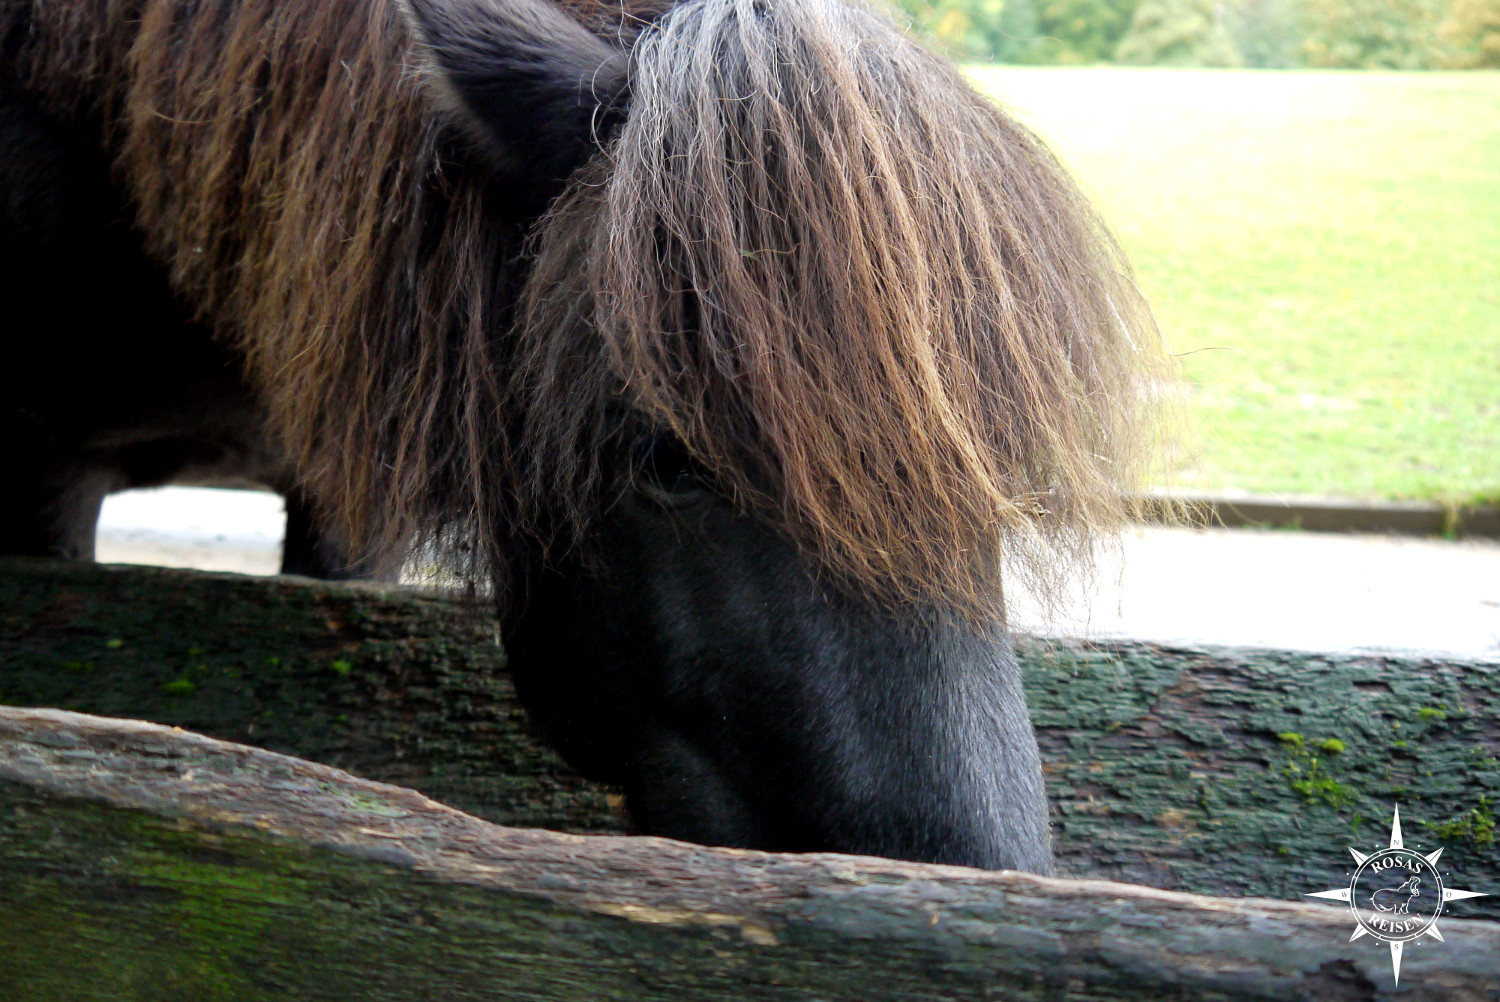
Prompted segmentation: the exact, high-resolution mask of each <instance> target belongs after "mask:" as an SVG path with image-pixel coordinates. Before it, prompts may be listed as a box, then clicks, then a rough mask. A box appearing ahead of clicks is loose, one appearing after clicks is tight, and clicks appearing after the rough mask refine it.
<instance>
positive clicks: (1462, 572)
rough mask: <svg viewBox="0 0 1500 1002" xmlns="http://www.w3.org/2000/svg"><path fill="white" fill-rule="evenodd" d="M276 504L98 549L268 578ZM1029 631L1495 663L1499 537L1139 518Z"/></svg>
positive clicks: (265, 499)
mask: <svg viewBox="0 0 1500 1002" xmlns="http://www.w3.org/2000/svg"><path fill="white" fill-rule="evenodd" d="M282 524H283V515H282V507H281V500H280V499H279V498H278V497H276V496H275V495H273V494H259V493H253V492H248V491H217V490H207V489H202V488H165V489H162V490H155V491H130V492H127V493H124V494H118V495H114V496H112V497H111V498H109V500H108V501H106V502H105V506H104V514H103V517H102V518H101V520H100V526H99V545H98V557H99V559H100V560H101V561H104V562H108V563H141V564H160V565H165V566H171V567H197V568H202V569H205V570H218V571H237V572H240V573H245V574H274V573H275V572H276V569H277V567H278V565H279V561H280V552H281V534H282ZM1010 601H1011V609H1012V619H1013V621H1014V622H1015V624H1016V625H1017V626H1018V627H1019V628H1021V629H1024V630H1029V631H1035V632H1048V633H1060V634H1070V635H1082V636H1093V637H1117V636H1118V637H1133V638H1136V639H1142V640H1160V641H1186V642H1191V643H1211V644H1244V645H1251V646H1265V647H1291V648H1302V649H1308V650H1414V651H1426V652H1440V653H1445V654H1452V655H1459V656H1464V657H1475V658H1485V659H1494V660H1495V661H1496V662H1500V543H1497V542H1493V541H1485V542H1477V541H1460V542H1449V541H1445V540H1434V539H1414V538H1407V537H1396V536H1361V535H1352V534H1348V535H1346V534H1337V535H1336V534H1327V533H1310V532H1287V531H1277V530H1257V529H1164V528H1146V529H1142V530H1140V531H1138V532H1136V533H1132V534H1130V535H1128V536H1127V537H1126V538H1125V539H1124V540H1123V541H1122V542H1121V545H1120V546H1119V548H1118V550H1117V552H1115V553H1113V554H1110V555H1108V556H1107V557H1106V558H1105V559H1104V560H1102V561H1101V567H1100V572H1099V574H1098V576H1097V578H1096V581H1095V583H1094V586H1093V587H1092V589H1091V590H1089V591H1088V592H1087V593H1079V594H1074V595H1072V596H1070V597H1068V598H1066V599H1065V600H1064V601H1062V602H1061V603H1059V605H1058V607H1057V608H1055V609H1054V610H1052V612H1051V613H1050V614H1049V615H1044V614H1043V612H1042V611H1041V610H1040V609H1039V607H1038V604H1037V603H1035V602H1032V601H1029V600H1028V599H1027V598H1026V597H1025V596H1016V595H1012V596H1011V597H1010Z"/></svg>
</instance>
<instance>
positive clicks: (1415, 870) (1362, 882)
mask: <svg viewBox="0 0 1500 1002" xmlns="http://www.w3.org/2000/svg"><path fill="white" fill-rule="evenodd" d="M1349 854H1350V855H1351V856H1353V857H1354V862H1355V866H1356V869H1355V871H1354V876H1353V877H1351V878H1350V880H1349V886H1348V887H1340V888H1336V889H1335V890H1331V891H1314V892H1312V893H1310V894H1308V895H1307V896H1308V897H1310V898H1329V899H1331V900H1333V901H1346V902H1348V903H1349V910H1350V911H1351V912H1353V913H1354V921H1355V923H1356V924H1355V927H1354V935H1352V936H1350V937H1349V942H1351V943H1352V942H1354V941H1355V940H1356V939H1359V938H1360V937H1361V936H1371V937H1374V938H1375V939H1378V940H1380V941H1381V942H1382V943H1389V944H1390V947H1391V973H1392V974H1393V975H1394V976H1395V979H1396V983H1397V984H1398V985H1399V984H1400V983H1401V948H1402V947H1403V946H1405V945H1406V944H1407V943H1411V942H1415V941H1416V940H1418V939H1420V938H1422V937H1423V936H1431V937H1432V938H1433V939H1435V940H1437V941H1438V942H1439V943H1441V942H1442V941H1443V934H1442V933H1440V932H1438V927H1437V920H1438V916H1439V915H1441V914H1443V906H1444V905H1445V904H1447V903H1448V902H1449V901H1462V900H1464V899H1465V898H1482V897H1485V895H1484V894H1481V893H1479V892H1478V891H1459V890H1454V889H1453V888H1451V887H1444V886H1443V878H1442V875H1441V874H1439V873H1438V871H1437V861H1438V857H1439V856H1441V855H1442V854H1443V850H1442V849H1441V848H1439V849H1438V850H1437V851H1436V852H1431V853H1428V854H1426V855H1425V856H1424V855H1423V854H1421V853H1419V852H1416V851H1415V850H1412V849H1408V848H1406V847H1405V846H1404V845H1403V844H1402V841H1401V809H1400V807H1399V806H1398V807H1397V808H1396V810H1395V812H1394V813H1393V814H1392V815H1391V844H1390V845H1389V846H1388V847H1387V848H1385V849H1379V850H1377V851H1375V852H1374V853H1371V854H1370V855H1368V856H1367V855H1365V854H1364V853H1362V852H1360V851H1359V850H1358V849H1355V848H1353V847H1352V846H1351V847H1350V849H1349Z"/></svg>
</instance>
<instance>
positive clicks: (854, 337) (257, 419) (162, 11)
mask: <svg viewBox="0 0 1500 1002" xmlns="http://www.w3.org/2000/svg"><path fill="white" fill-rule="evenodd" d="M0 150H3V152H0V179H3V188H4V192H5V198H4V200H3V202H0V254H3V258H0V288H3V295H4V300H5V302H6V304H7V310H8V313H9V316H8V318H7V323H6V330H5V333H4V335H3V337H0V359H3V361H0V372H3V375H0V379H3V380H4V385H3V389H4V393H3V396H0V408H3V409H0V421H3V422H4V440H5V441H6V442H7V443H9V444H10V446H11V449H12V453H11V458H10V460H9V466H10V469H11V470H12V476H13V478H14V479H13V481H12V482H13V483H17V484H19V485H20V486H19V489H17V490H15V491H13V492H12V496H10V497H8V498H6V499H5V501H4V504H5V506H6V507H5V510H4V512H3V515H4V518H3V524H0V549H3V550H7V551H9V552H13V553H37V554H51V555H62V556H70V557H74V558H78V559H89V558H90V557H91V556H92V545H93V544H92V539H93V523H94V519H95V517H96V516H97V512H98V506H99V500H100V498H102V497H103V496H104V494H106V493H107V492H108V491H110V490H115V489H118V488H120V487H123V486H130V485H136V484H146V483H166V482H234V483H241V482H244V483H257V484H261V485H266V486H270V487H272V488H274V489H276V490H279V491H282V492H283V493H286V494H287V495H288V499H289V500H288V503H289V507H290V508H292V509H293V510H294V511H295V512H296V519H295V520H294V521H295V522H296V524H295V525H294V526H292V530H293V532H294V533H295V535H296V537H297V538H296V540H292V541H289V544H288V550H289V552H294V553H295V554H298V555H299V556H298V557H297V559H296V560H295V561H293V562H292V564H291V565H290V566H288V568H287V569H288V570H297V569H301V570H303V572H311V573H317V574H323V575H337V574H364V575H378V574H381V573H387V572H389V570H390V568H391V567H393V566H399V564H400V562H401V559H402V557H403V556H404V555H406V554H410V553H414V552H417V553H422V554H424V555H428V556H434V555H435V556H436V557H438V558H439V559H440V560H441V562H442V566H444V567H446V568H448V569H449V570H450V571H451V572H452V573H454V574H455V575H457V576H458V579H459V580H461V581H464V582H467V583H468V588H469V590H470V593H471V594H472V595H475V596H483V597H484V600H485V601H486V602H492V603H493V608H494V614H495V615H497V616H498V617H499V620H500V626H501V631H502V635H503V637H504V640H505V644H506V649H507V653H508V656H509V659H510V671H511V672H512V674H513V675H514V678H515V682H516V686H517V690H518V693H519V695H520V697H521V699H522V701H523V703H524V704H525V706H526V707H527V709H528V712H529V713H530V714H532V716H533V718H534V719H535V720H536V722H537V724H538V726H539V727H540V728H541V729H542V731H543V732H544V733H545V734H546V736H547V737H548V738H549V740H551V741H552V742H554V743H555V745H556V746H557V747H558V748H559V749H560V750H561V752H562V753H563V754H564V756H565V757H566V758H567V759H568V760H569V761H570V762H571V763H572V764H573V765H574V766H576V767H577V768H578V769H580V770H581V771H582V772H583V773H585V774H586V775H589V776H592V777H595V778H597V779H600V780H603V781H606V782H610V783H614V784H618V785H619V786H620V787H623V789H624V791H625V795H626V802H627V805H628V808H629V811H630V815H631V818H632V821H633V824H634V826H635V828H636V829H637V830H638V831H640V832H643V833H647V834H658V835H667V836H672V837H675V838H680V839H686V840H691V841H696V842H702V843H708V844H714V845H723V846H740V847H753V848H760V849H768V850H779V851H839V852H851V853H865V854H873V855H883V856H890V857H896V858H903V859H911V860H923V861H935V862H946V863H958V864H966V865H971V866H980V867H992V868H993V867H1007V868H1017V869H1025V870H1032V871H1036V872H1047V871H1048V870H1049V869H1050V866H1051V852H1050V847H1049V841H1048V839H1049V836H1048V820H1047V807H1046V799H1045V796H1044V791H1043V782H1042V769H1041V763H1040V759H1039V755H1038V751H1037V744H1036V739H1035V736H1034V733H1033V730H1032V727H1031V723H1030V718H1029V716H1028V713H1027V709H1026V703H1025V696H1024V693H1023V691H1022V686H1021V672H1020V669H1019V667H1018V665H1017V662H1016V659H1015V657H1014V655H1013V652H1012V647H1011V644H1010V641H1009V637H1008V634H1007V628H1006V624H1005V617H1004V590H1003V588H1002V565H1004V571H1005V574H1004V579H1005V580H1006V581H1011V580H1017V581H1023V580H1026V579H1028V578H1029V579H1031V580H1032V581H1033V583H1034V584H1035V585H1036V586H1037V587H1038V588H1045V587H1046V586H1047V585H1048V584H1049V583H1051V582H1055V581H1057V580H1060V579H1061V577H1062V576H1065V575H1066V574H1068V573H1071V571H1072V570H1073V569H1075V568H1078V567H1082V566H1084V565H1085V564H1086V562H1087V556H1088V552H1089V548H1090V546H1091V545H1093V544H1092V541H1093V540H1094V539H1096V538H1098V537H1099V535H1100V534H1101V533H1105V532H1108V531H1109V530H1110V529H1112V528H1114V527H1117V526H1118V525H1119V524H1121V522H1122V521H1123V520H1124V519H1127V518H1129V517H1131V516H1132V514H1133V511H1132V502H1131V501H1130V498H1131V497H1132V496H1134V495H1133V494H1132V490H1133V486H1134V484H1135V483H1136V481H1137V479H1138V478H1139V475H1140V472H1141V470H1142V465H1143V462H1144V459H1143V457H1145V456H1147V455H1148V454H1149V453H1150V452H1151V449H1150V448H1149V442H1150V440H1151V436H1152V432H1151V428H1152V422H1153V420H1154V419H1153V418H1152V416H1151V415H1152V411H1151V408H1150V405H1149V400H1148V399H1147V398H1148V397H1149V396H1150V395H1151V392H1152V390H1151V388H1152V387H1153V386H1156V385H1158V384H1157V382H1156V380H1158V379H1159V373H1160V371H1161V369H1160V361H1161V359H1160V355H1161V352H1160V351H1159V348H1158V341H1159V339H1158V338H1157V335H1156V333H1155V329H1154V326H1153V324H1152V321H1151V318H1150V315H1149V311H1148V310H1147V308H1146V307H1145V304H1144V303H1143V302H1142V299H1141V297H1140V295H1139V294H1138V292H1137V290H1136V288H1135V286H1134V283H1133V281H1132V280H1131V277H1130V271H1129V268H1128V265H1127V264H1126V262H1125V260H1124V258H1123V255H1122V254H1121V252H1120V250H1119V248H1118V246H1117V244H1116V243H1115V242H1114V241H1113V239H1112V238H1111V237H1110V235H1109V234H1108V232H1107V230H1106V229H1105V228H1104V226H1103V225H1102V224H1101V222H1100V220H1099V218H1098V216H1097V215H1096V213H1095V212H1094V211H1093V210H1092V209H1091V208H1090V206H1089V205H1088V203H1087V202H1086V200H1085V199H1084V198H1083V197H1082V196H1081V195H1080V194H1079V192H1078V190H1077V188H1076V187H1075V185H1074V184H1073V183H1072V182H1071V181H1070V180H1069V179H1068V177H1067V175H1066V174H1065V172H1064V171H1063V170H1062V169H1061V168H1060V167H1059V165H1058V163H1057V161H1056V160H1055V159H1054V157H1053V156H1052V155H1051V154H1050V153H1049V151H1048V150H1047V149H1046V148H1045V147H1044V145H1043V144H1042V143H1041V142H1039V141H1038V140H1037V139H1036V138H1035V137H1034V136H1033V135H1032V134H1031V133H1030V132H1029V131H1028V130H1026V129H1025V128H1023V127H1022V126H1021V125H1019V124H1018V123H1017V122H1016V121H1015V120H1014V119H1013V118H1011V117H1010V116H1008V115H1007V114H1006V113H1004V112H1003V111H1002V110H1000V108H998V107H997V106H996V105H995V104H994V103H992V102H991V101H990V100H988V99H986V98H984V97H982V96H980V95H979V94H977V93H976V92H975V91H974V90H973V89H972V88H971V87H970V86H969V85H968V84H967V83H966V82H965V81H964V79H963V78H962V77H961V76H960V75H959V74H958V72H957V71H956V70H955V69H954V68H953V67H952V66H951V65H949V64H948V63H947V62H945V61H944V60H943V59H942V58H940V57H939V56H936V55H934V54H932V53H930V52H929V51H927V50H926V49H924V48H923V47H922V46H921V45H920V44H918V43H917V42H915V41H913V40H912V39H911V38H910V37H908V36H907V35H906V34H905V33H904V32H903V31H902V30H901V29H899V28H898V27H897V26H895V25H894V24H893V23H892V22H891V21H890V20H888V19H887V17H886V16H884V15H883V14H881V13H880V12H878V11H875V10H872V9H868V8H866V7H863V6H860V5H859V4H858V3H846V2H843V0H676V2H672V0H660V2H658V0H626V2H625V3H623V4H616V3H610V4H605V3H603V2H602V0H601V2H597V3H596V2H594V0H399V2H396V0H308V2H304V3H286V2H283V0H0Z"/></svg>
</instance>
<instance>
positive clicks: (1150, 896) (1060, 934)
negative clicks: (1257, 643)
mask: <svg viewBox="0 0 1500 1002" xmlns="http://www.w3.org/2000/svg"><path fill="white" fill-rule="evenodd" d="M0 888H3V891H0V894H3V898H4V907H3V908H0V944H3V946H4V949H3V950H0V994H3V995H4V997H5V998H13V999H22V998H24V999H28V1000H34V1002H54V1000H56V1002H63V1000H66V1002H92V1000H109V1002H134V1000H137V999H140V1000H147V999H149V1000H152V1002H156V1000H159V999H194V1000H209V999H233V1000H236V1002H254V1000H258V999H299V1000H301V999H368V1000H387V999H388V1000H403V1002H417V1000H421V1002H426V1000H430V999H443V1000H456V1002H462V1000H468V999H566V1000H573V999H583V998H587V999H595V1000H610V1002H613V1000H621V1002H625V1000H629V1002H644V1000H652V999H707V998H712V999H723V1000H738V999H756V1000H761V999H765V1000H772V999H787V1000H791V999H807V998H822V999H834V998H838V999H857V1000H861V1002H866V1000H877V999H899V1000H924V999H931V1000H937V999H944V1000H947V999H994V998H1012V999H1044V998H1069V999H1105V998H1108V999H1142V1000H1146V999H1149V1000H1152V1002H1156V1000H1160V999H1175V998H1214V999H1276V1000H1295V999H1307V1000H1315V1002H1327V1000H1329V999H1335V998H1339V999H1343V998H1361V999H1375V998H1385V997H1388V996H1389V995H1391V994H1392V990H1393V987H1394V985H1393V982H1392V979H1391V975H1390V973H1389V972H1388V971H1387V970H1386V969H1385V965H1386V964H1387V963H1388V960H1387V957H1386V955H1385V953H1384V951H1382V950H1371V949H1368V948H1367V947H1368V946H1369V944H1367V943H1349V942H1347V929H1348V927H1349V925H1350V922H1349V919H1348V916H1347V915H1346V914H1345V913H1344V912H1343V910H1342V909H1337V908H1327V907H1319V906H1316V905H1310V904H1299V903H1292V902H1279V901H1267V900H1261V899H1253V898H1246V899H1239V900H1235V901H1229V900H1226V899H1222V898H1207V897H1200V896H1197V895H1190V894H1182V893H1176V892H1171V891H1160V890H1154V889H1150V888H1145V887H1138V886H1132V885H1128V884H1117V883H1111V882H1108V881H1095V880H1083V881H1079V880H1059V879H1047V878H1042V877H1034V876H1030V875H1026V874H1016V873H986V872H983V871H978V870H968V869H964V868H961V867H941V866H923V865H917V864H905V863H896V862H890V861H886V860H877V859H867V858H862V857H854V856H836V855H805V856H789V855H775V854H767V853H758V852H747V851H737V850H727V849H708V848H702V847H698V846H691V845H686V844H683V843H677V842H672V841H669V840H666V839H655V838H639V837H637V838H622V837H617V836H596V837H586V836H577V835H567V834H560V833H556V832H546V831H538V830H534V829H517V828H504V827H500V826H497V825H492V824H489V823H487V822H484V821H481V820H478V819H476V818H474V817H471V816H469V815H466V814H462V813H460V812H458V811H455V810H453V809H451V808H448V807H444V806H442V805H441V804H438V803H436V802H434V801H432V800H429V799H427V798H426V797H423V796H421V795H420V794H418V793H415V792H413V791H411V790H407V789H404V788H401V787H396V786H388V785H384V784H379V783H373V782H369V781H366V780H361V779H357V778H355V777H353V776H350V775H348V774H347V773H343V772H340V771H338V770H336V769H332V768H329V767H327V766H322V765H316V764H314V763H311V762H306V761H303V760H301V759H295V758H290V757H287V756H282V755H277V754H274V753H271V752H266V751H262V750H260V749H255V748H250V747H247V746H244V745H237V744H232V743H229V742H223V741H217V740H214V739H211V738H205V737H201V736H199V735H195V734H192V733H190V732H187V731H183V730H181V729H175V728H166V727H161V726H158V725H154V724H146V723H140V722H135V721H122V720H114V719H109V718H101V717H91V716H86V715H82V714H74V713H68V712H66V711H58V710H22V709H13V708H5V709H0ZM1444 936H1445V942H1444V944H1443V945H1442V947H1443V948H1442V949H1432V950H1425V951H1420V950H1412V951H1408V954H1407V956H1408V958H1409V959H1408V960H1407V961H1406V962H1405V964H1404V982H1405V984H1406V985H1407V986H1408V988H1409V989H1410V988H1415V989H1416V992H1417V995H1418V996H1419V997H1423V998H1430V999H1481V998H1490V997H1493V995H1492V993H1493V992H1494V991H1495V989H1496V987H1497V986H1500V924H1496V923H1492V922H1483V921H1474V920H1454V921H1450V922H1447V923H1446V925H1445V926H1444Z"/></svg>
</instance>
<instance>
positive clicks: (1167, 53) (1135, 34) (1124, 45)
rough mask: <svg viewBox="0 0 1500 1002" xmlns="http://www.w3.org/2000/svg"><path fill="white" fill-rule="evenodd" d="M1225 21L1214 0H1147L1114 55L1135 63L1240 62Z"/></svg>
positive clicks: (1145, 64)
mask: <svg viewBox="0 0 1500 1002" xmlns="http://www.w3.org/2000/svg"><path fill="white" fill-rule="evenodd" d="M1224 21H1225V18H1224V16H1223V14H1222V13H1221V11H1220V9H1219V7H1218V6H1217V5H1216V4H1215V3H1214V2H1213V0H1144V2H1143V3H1142V4H1141V5H1140V6H1139V7H1138V8H1136V11H1135V17H1134V19H1133V20H1132V21H1131V23H1130V30H1129V31H1127V32H1126V33H1125V37H1124V38H1122V39H1120V44H1119V47H1118V48H1116V50H1115V59H1116V61H1118V62H1122V63H1128V64H1131V65H1135V66H1239V65H1241V64H1242V62H1243V60H1242V59H1241V58H1240V53H1239V50H1238V49H1237V48H1235V44H1234V39H1233V38H1231V37H1230V35H1229V30H1228V28H1227V27H1226V26H1225V23H1224Z"/></svg>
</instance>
